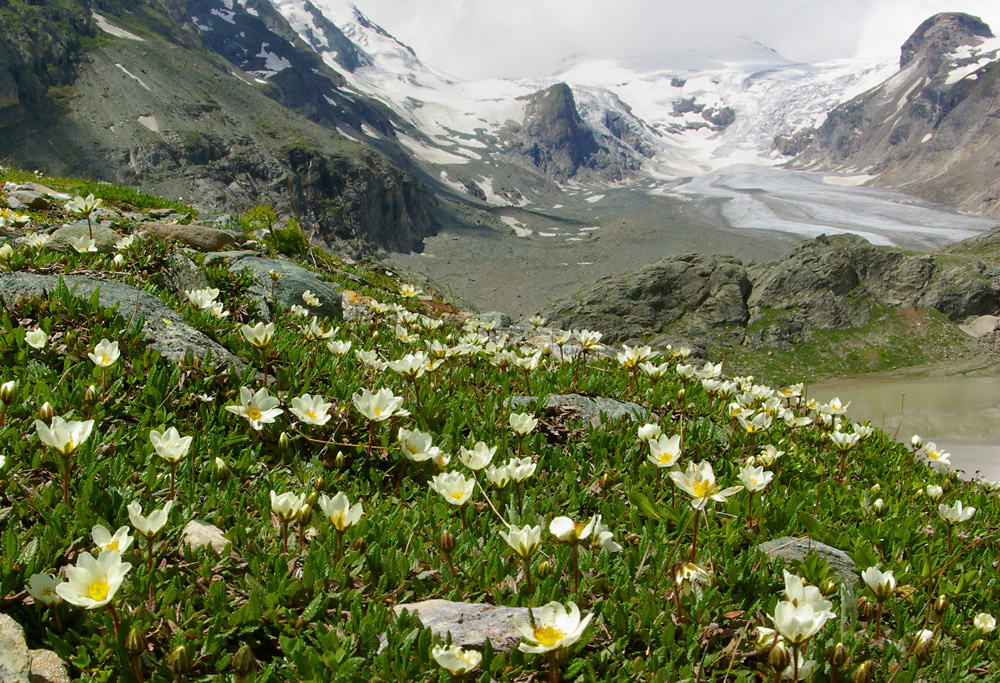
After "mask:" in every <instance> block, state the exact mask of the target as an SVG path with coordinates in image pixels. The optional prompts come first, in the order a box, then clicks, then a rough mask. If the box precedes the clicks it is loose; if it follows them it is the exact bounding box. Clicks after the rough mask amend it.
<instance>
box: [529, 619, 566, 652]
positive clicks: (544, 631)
mask: <svg viewBox="0 0 1000 683" xmlns="http://www.w3.org/2000/svg"><path fill="white" fill-rule="evenodd" d="M534 633H535V642H536V643H538V644H539V645H542V646H544V647H552V646H553V645H555V644H556V643H558V642H559V641H560V640H562V639H563V638H565V637H566V632H565V631H560V630H559V629H558V628H556V627H555V626H552V625H551V624H546V625H545V626H536V627H535V629H534Z"/></svg>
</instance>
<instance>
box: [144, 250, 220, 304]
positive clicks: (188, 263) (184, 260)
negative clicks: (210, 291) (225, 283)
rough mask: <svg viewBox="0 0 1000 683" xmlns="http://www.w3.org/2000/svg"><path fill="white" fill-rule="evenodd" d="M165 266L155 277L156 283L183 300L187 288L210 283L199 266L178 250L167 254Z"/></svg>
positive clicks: (202, 287)
mask: <svg viewBox="0 0 1000 683" xmlns="http://www.w3.org/2000/svg"><path fill="white" fill-rule="evenodd" d="M166 266H167V269H166V270H165V271H163V272H162V273H160V274H159V275H158V277H157V280H158V283H159V284H160V285H162V286H164V287H166V288H167V289H169V290H170V291H172V292H173V293H174V294H176V295H177V296H179V297H180V298H181V299H182V300H183V301H187V297H186V296H185V294H184V293H185V292H187V291H188V290H191V289H206V288H208V287H211V283H210V282H209V281H208V278H207V277H205V273H204V272H202V270H201V268H199V267H198V266H196V265H195V264H194V261H192V260H191V259H189V258H188V257H187V256H185V255H184V254H181V253H180V252H176V251H175V252H173V253H172V254H169V255H167V259H166Z"/></svg>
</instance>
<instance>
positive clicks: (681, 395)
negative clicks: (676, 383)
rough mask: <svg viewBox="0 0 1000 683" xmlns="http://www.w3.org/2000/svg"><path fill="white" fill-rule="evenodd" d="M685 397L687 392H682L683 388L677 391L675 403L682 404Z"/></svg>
mask: <svg viewBox="0 0 1000 683" xmlns="http://www.w3.org/2000/svg"><path fill="white" fill-rule="evenodd" d="M685 396H687V392H686V391H685V390H684V388H683V387H682V388H680V389H678V390H677V402H678V403H683V402H684V397H685Z"/></svg>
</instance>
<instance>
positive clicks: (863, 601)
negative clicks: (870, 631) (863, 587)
mask: <svg viewBox="0 0 1000 683" xmlns="http://www.w3.org/2000/svg"><path fill="white" fill-rule="evenodd" d="M876 611H877V610H876V608H875V605H873V604H872V603H870V602H868V598H866V597H865V596H863V595H862V596H861V597H860V598H858V615H859V616H861V618H863V619H872V618H874V617H875V613H876Z"/></svg>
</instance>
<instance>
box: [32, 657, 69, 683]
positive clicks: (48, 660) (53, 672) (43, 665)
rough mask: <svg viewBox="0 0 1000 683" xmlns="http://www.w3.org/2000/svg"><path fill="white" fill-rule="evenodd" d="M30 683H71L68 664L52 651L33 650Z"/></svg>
mask: <svg viewBox="0 0 1000 683" xmlns="http://www.w3.org/2000/svg"><path fill="white" fill-rule="evenodd" d="M29 654H30V655H31V670H30V671H29V673H28V680H29V681H30V683H70V677H69V672H68V671H67V670H66V664H65V663H64V662H63V660H61V659H60V658H59V655H57V654H56V653H55V652H53V651H52V650H32V651H31V652H30V653H29Z"/></svg>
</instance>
